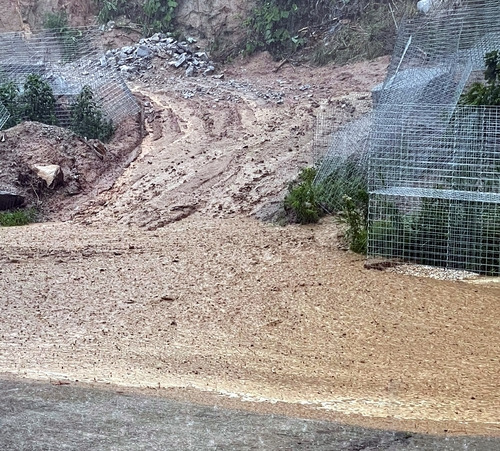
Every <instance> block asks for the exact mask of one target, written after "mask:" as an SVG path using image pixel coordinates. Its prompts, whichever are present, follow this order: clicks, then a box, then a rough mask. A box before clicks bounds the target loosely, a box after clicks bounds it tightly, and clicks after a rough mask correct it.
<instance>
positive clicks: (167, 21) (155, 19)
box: [142, 0, 177, 35]
mask: <svg viewBox="0 0 500 451" xmlns="http://www.w3.org/2000/svg"><path fill="white" fill-rule="evenodd" d="M142 8H143V11H144V18H143V28H144V34H145V35H150V34H152V33H156V32H160V31H163V32H166V31H170V27H171V25H172V21H173V20H174V17H175V9H176V8H177V2H176V1H175V0H145V2H144V5H143V7H142Z"/></svg>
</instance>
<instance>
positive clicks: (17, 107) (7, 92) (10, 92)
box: [0, 74, 57, 128]
mask: <svg viewBox="0 0 500 451" xmlns="http://www.w3.org/2000/svg"><path fill="white" fill-rule="evenodd" d="M0 102H2V104H3V105H4V106H5V108H7V110H8V111H9V113H10V118H9V120H8V121H7V123H6V124H5V125H4V127H5V128H9V127H13V126H14V125H17V124H19V123H20V122H22V121H23V120H27V121H38V122H42V123H44V124H50V125H53V124H56V123H57V120H56V115H55V105H56V100H55V98H54V94H53V93H52V88H51V87H50V85H49V84H48V83H47V81H45V80H44V79H43V78H42V77H41V76H40V75H37V74H30V75H28V76H27V77H26V81H25V83H24V86H23V91H22V93H21V92H19V89H18V87H17V86H16V84H15V83H13V82H7V83H4V84H2V85H0Z"/></svg>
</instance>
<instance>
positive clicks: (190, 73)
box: [186, 64, 194, 77]
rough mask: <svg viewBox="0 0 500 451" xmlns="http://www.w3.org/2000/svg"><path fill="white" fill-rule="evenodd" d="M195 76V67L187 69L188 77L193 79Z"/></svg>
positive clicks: (190, 66)
mask: <svg viewBox="0 0 500 451" xmlns="http://www.w3.org/2000/svg"><path fill="white" fill-rule="evenodd" d="M193 76H194V65H192V64H190V65H189V66H188V68H187V69H186V77H193Z"/></svg>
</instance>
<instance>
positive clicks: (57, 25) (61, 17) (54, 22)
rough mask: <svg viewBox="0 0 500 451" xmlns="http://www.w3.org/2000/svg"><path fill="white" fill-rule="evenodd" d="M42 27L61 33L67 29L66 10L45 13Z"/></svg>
mask: <svg viewBox="0 0 500 451" xmlns="http://www.w3.org/2000/svg"><path fill="white" fill-rule="evenodd" d="M43 28H46V29H48V30H53V31H57V32H59V33H63V32H65V31H67V30H68V28H69V25H68V15H67V14H66V11H59V12H56V13H47V14H46V15H45V17H44V20H43Z"/></svg>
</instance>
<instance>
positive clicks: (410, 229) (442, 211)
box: [368, 190, 500, 275]
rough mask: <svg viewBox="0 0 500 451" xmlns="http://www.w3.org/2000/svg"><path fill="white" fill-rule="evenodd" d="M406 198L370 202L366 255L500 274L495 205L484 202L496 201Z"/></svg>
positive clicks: (499, 207)
mask: <svg viewBox="0 0 500 451" xmlns="http://www.w3.org/2000/svg"><path fill="white" fill-rule="evenodd" d="M411 193H412V194H413V195H414V196H409V195H408V193H404V194H401V195H398V192H397V191H395V192H394V194H389V193H388V192H386V193H382V194H377V193H376V194H372V195H371V196H370V209H369V216H370V227H369V240H368V254H369V255H371V256H378V257H386V258H387V257H388V258H399V259H403V260H409V261H413V262H415V263H420V264H426V265H433V266H444V267H451V268H457V269H465V270H467V271H473V272H477V273H482V274H492V275H498V274H499V273H500V204H499V203H498V202H488V200H495V201H498V195H497V196H496V197H495V196H493V195H491V196H489V199H488V196H485V198H484V199H483V198H481V196H479V195H478V196H474V195H473V196H471V198H470V199H474V198H475V199H474V200H470V199H467V200H466V199H463V198H461V199H460V198H456V197H451V198H447V197H444V196H443V197H435V196H433V197H418V196H419V195H420V194H422V195H426V196H427V195H429V194H431V195H432V193H429V192H426V191H423V192H419V191H417V190H415V191H412V192H411ZM440 194H446V193H443V192H441V193H440Z"/></svg>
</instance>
